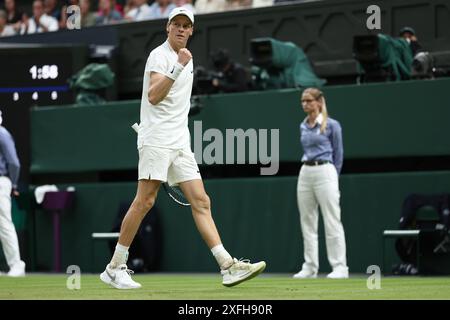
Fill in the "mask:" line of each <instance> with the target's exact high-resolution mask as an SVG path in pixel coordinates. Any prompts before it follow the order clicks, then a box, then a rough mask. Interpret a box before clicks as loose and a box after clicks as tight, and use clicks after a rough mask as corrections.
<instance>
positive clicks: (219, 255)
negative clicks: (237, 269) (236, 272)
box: [211, 244, 233, 270]
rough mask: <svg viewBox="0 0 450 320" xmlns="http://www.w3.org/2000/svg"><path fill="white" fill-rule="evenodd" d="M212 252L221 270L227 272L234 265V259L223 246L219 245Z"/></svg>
mask: <svg viewBox="0 0 450 320" xmlns="http://www.w3.org/2000/svg"><path fill="white" fill-rule="evenodd" d="M211 252H212V254H213V256H214V258H216V260H217V263H218V264H219V266H220V269H221V270H226V269H228V268H229V267H231V265H232V264H233V257H231V255H230V254H229V253H228V251H227V250H225V248H224V247H223V245H222V244H218V245H217V246H215V247H214V248H212V249H211Z"/></svg>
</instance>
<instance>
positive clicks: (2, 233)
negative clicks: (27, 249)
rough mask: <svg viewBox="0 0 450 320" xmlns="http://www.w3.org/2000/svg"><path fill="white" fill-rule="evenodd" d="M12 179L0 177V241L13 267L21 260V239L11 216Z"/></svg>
mask: <svg viewBox="0 0 450 320" xmlns="http://www.w3.org/2000/svg"><path fill="white" fill-rule="evenodd" d="M11 188H12V186H11V180H9V178H8V177H0V241H1V243H2V247H3V253H4V255H5V258H6V262H7V263H8V265H9V267H10V268H11V267H12V266H13V265H15V264H16V263H18V262H19V261H20V252H19V241H18V239H17V233H16V228H15V227H14V224H13V222H12V218H11Z"/></svg>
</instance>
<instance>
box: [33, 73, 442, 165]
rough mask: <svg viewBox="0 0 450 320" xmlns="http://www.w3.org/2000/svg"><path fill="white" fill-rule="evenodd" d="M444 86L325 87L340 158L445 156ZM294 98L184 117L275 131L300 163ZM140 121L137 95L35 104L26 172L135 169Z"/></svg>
mask: <svg viewBox="0 0 450 320" xmlns="http://www.w3.org/2000/svg"><path fill="white" fill-rule="evenodd" d="M449 87H450V79H441V80H433V81H405V82H397V83H379V84H370V85H364V86H354V85H352V86H338V87H327V88H325V89H324V91H325V94H326V97H327V106H328V110H329V113H330V115H331V116H332V117H334V118H336V119H338V120H339V121H340V122H341V124H342V127H343V136H344V148H345V153H344V156H345V158H346V159H352V158H383V157H385V158H389V157H398V156H405V157H406V156H427V155H430V156H432V155H433V156H436V155H450V143H449V142H448V139H447V137H448V132H447V131H448V130H447V129H448V128H447V127H448V119H450V108H448V106H449V105H450V96H449V95H448V94H445V93H446V91H447V90H448V88H449ZM299 100H300V98H299V92H298V91H297V90H293V89H290V90H281V91H267V92H248V93H242V94H228V95H214V96H209V97H203V99H202V103H203V106H204V108H203V110H202V111H201V113H200V114H199V115H197V116H195V117H192V118H191V119H190V129H191V136H192V139H201V137H200V138H199V137H196V136H195V135H194V127H193V121H200V120H201V121H202V127H203V132H204V131H205V130H207V129H208V128H217V129H220V130H221V131H222V132H223V133H224V132H225V129H237V128H242V129H245V130H246V129H248V128H254V129H279V130H280V131H279V133H280V161H299V159H300V158H301V154H302V151H301V148H300V143H299V123H300V122H301V121H302V120H303V119H304V117H305V115H304V113H303V111H302V110H301V107H300V105H299ZM138 119H139V102H138V101H127V102H121V103H110V104H106V105H99V106H92V107H55V108H37V109H34V110H33V111H32V128H31V130H32V131H31V132H32V136H31V138H32V167H31V172H32V173H57V172H80V171H98V170H114V169H135V168H136V167H137V150H136V134H135V133H134V131H133V130H132V129H131V128H130V126H131V125H132V124H133V123H134V122H136V121H138ZM208 143H209V142H205V143H203V147H205V146H206V145H207V144H208ZM192 147H194V144H192Z"/></svg>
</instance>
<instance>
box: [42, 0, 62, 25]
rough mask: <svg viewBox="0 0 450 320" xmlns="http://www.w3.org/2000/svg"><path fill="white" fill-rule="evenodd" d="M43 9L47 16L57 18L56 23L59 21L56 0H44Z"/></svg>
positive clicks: (59, 14)
mask: <svg viewBox="0 0 450 320" xmlns="http://www.w3.org/2000/svg"><path fill="white" fill-rule="evenodd" d="M44 11H45V14H47V15H48V16H50V17H53V18H55V19H56V20H58V23H59V22H60V21H61V10H60V9H59V7H58V0H45V1H44Z"/></svg>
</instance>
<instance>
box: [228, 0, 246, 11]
mask: <svg viewBox="0 0 450 320" xmlns="http://www.w3.org/2000/svg"><path fill="white" fill-rule="evenodd" d="M251 6H252V0H228V1H227V5H226V7H225V10H241V9H247V8H251Z"/></svg>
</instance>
